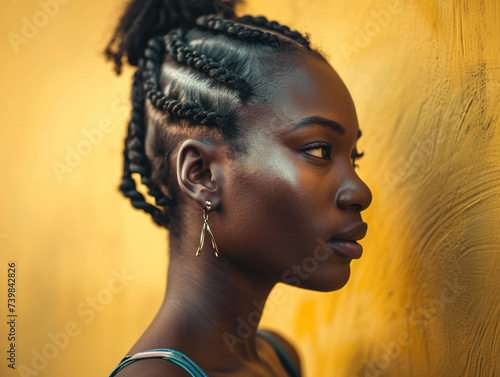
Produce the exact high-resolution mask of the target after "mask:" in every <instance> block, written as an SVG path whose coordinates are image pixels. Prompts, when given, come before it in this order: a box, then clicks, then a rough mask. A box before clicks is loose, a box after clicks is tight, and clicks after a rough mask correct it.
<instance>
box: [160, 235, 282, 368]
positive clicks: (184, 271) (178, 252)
mask: <svg viewBox="0 0 500 377" xmlns="http://www.w3.org/2000/svg"><path fill="white" fill-rule="evenodd" d="M191 248H192V249H193V250H192V252H190V251H191V250H189V251H188V250H186V249H185V248H183V245H182V242H181V241H179V240H177V239H174V238H172V237H171V240H170V255H171V258H170V264H169V271H168V280H167V293H166V295H165V300H164V302H163V305H162V308H161V309H160V312H159V314H158V317H157V319H156V320H155V322H157V321H159V323H160V327H159V328H157V330H158V329H162V328H163V329H164V331H162V332H163V337H164V338H165V339H167V338H168V339H169V341H168V342H169V343H170V342H172V343H177V344H175V345H174V346H175V347H177V348H178V350H179V351H181V352H182V349H186V350H189V353H190V354H205V355H207V358H206V360H205V361H204V362H205V363H206V364H205V365H207V368H209V369H213V370H215V369H217V366H218V365H224V366H228V365H232V364H234V363H235V362H240V363H241V362H242V361H243V362H254V361H255V360H256V359H257V358H258V356H257V347H256V343H255V336H256V330H257V327H258V325H259V322H260V319H261V316H262V311H263V308H264V304H265V301H266V299H267V297H268V295H269V293H270V291H271V289H272V288H273V286H274V284H275V282H271V281H265V280H264V279H263V276H262V275H261V274H258V273H256V272H255V271H252V270H250V269H249V268H248V267H245V266H241V265H238V264H237V263H235V262H234V261H232V260H230V259H229V258H227V257H225V256H224V255H223V254H222V253H221V254H220V257H219V258H216V257H215V255H214V252H213V250H212V248H211V247H210V245H209V244H208V245H207V243H206V244H205V247H204V248H203V250H202V253H201V255H200V256H199V257H198V258H197V257H196V256H195V251H196V247H194V248H193V247H191ZM160 331H161V330H160ZM198 347H200V348H199V351H200V352H198ZM179 348H181V349H179Z"/></svg>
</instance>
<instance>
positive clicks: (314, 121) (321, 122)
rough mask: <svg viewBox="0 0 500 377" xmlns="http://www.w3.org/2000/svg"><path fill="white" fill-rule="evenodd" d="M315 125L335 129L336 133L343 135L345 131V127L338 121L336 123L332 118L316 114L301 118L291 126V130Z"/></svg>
mask: <svg viewBox="0 0 500 377" xmlns="http://www.w3.org/2000/svg"><path fill="white" fill-rule="evenodd" d="M316 125H318V126H323V127H327V128H330V129H331V130H333V131H335V132H336V133H338V134H340V135H344V134H345V132H346V131H345V128H344V127H343V126H342V125H340V124H339V123H337V122H335V121H333V120H330V119H326V118H321V117H317V116H313V117H308V118H304V119H302V120H301V121H300V122H299V123H297V124H296V125H295V126H294V127H293V130H294V131H296V130H300V129H301V128H304V127H310V126H316Z"/></svg>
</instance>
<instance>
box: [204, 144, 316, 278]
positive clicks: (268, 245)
mask: <svg viewBox="0 0 500 377" xmlns="http://www.w3.org/2000/svg"><path fill="white" fill-rule="evenodd" d="M303 178H304V177H303V176H302V174H301V172H300V170H298V169H297V167H296V166H295V165H294V163H293V162H292V161H291V159H290V158H289V157H288V156H286V155H284V154H281V155H280V154H277V153H276V152H274V154H273V155H269V154H267V155H266V154H265V153H262V154H259V155H256V156H255V158H252V159H247V160H245V162H244V163H242V164H241V165H240V164H238V166H237V168H235V171H234V173H233V174H231V177H230V179H229V180H228V181H226V186H227V189H226V190H225V191H224V199H223V200H224V204H223V205H222V206H221V211H220V212H219V214H220V217H219V218H220V220H221V221H220V224H217V229H220V232H221V237H222V238H221V242H220V245H219V247H220V249H221V252H223V250H224V249H225V250H226V252H227V253H229V254H230V255H231V257H233V258H235V259H238V260H239V261H240V262H242V263H244V264H247V265H250V266H252V267H253V268H255V269H257V270H260V271H263V272H266V273H268V274H273V275H275V276H276V275H277V276H278V277H280V276H281V275H282V274H283V272H284V271H286V270H287V269H289V268H291V266H293V265H294V264H297V263H301V261H302V260H303V259H304V258H305V256H307V255H308V254H310V253H312V250H313V249H314V246H315V245H314V242H315V239H316V237H317V236H318V235H320V234H319V233H320V224H321V221H320V220H321V215H320V214H319V213H317V207H318V204H319V201H318V200H317V198H315V197H314V195H313V194H312V190H311V187H310V186H308V185H307V182H305V181H304V179H303ZM214 225H215V224H214ZM214 229H215V227H214ZM217 242H218V243H219V241H217ZM309 249H310V250H309Z"/></svg>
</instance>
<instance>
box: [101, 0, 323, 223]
mask: <svg viewBox="0 0 500 377" xmlns="http://www.w3.org/2000/svg"><path fill="white" fill-rule="evenodd" d="M236 2H238V1H229V2H227V1H226V2H221V1H218V2H217V1H216V2H214V1H213V0H132V1H130V2H129V3H128V5H127V7H126V9H125V12H124V14H123V16H122V18H121V19H120V21H119V23H118V26H117V27H116V29H115V32H114V35H113V37H112V38H111V40H110V41H109V43H108V45H107V48H106V50H105V54H106V56H107V58H108V59H109V60H112V61H113V62H114V67H115V71H116V72H117V73H118V74H120V72H121V70H122V64H123V63H122V61H123V58H124V57H125V56H126V57H127V59H128V62H129V64H131V65H133V66H137V70H136V72H135V74H134V79H133V86H132V115H131V119H130V123H129V125H128V132H127V136H126V138H125V146H124V150H123V176H122V181H121V184H120V190H121V191H122V192H123V194H124V195H125V196H126V197H128V198H129V199H130V200H131V202H132V205H133V206H134V207H135V208H137V209H141V210H143V211H145V212H147V213H149V214H150V215H151V216H152V218H153V220H154V222H155V223H156V224H158V225H160V226H164V227H166V228H168V229H170V231H172V230H173V228H174V225H175V224H176V222H177V221H175V215H176V211H175V208H176V206H177V204H178V203H177V199H176V191H177V189H176V187H175V186H176V185H175V184H174V179H173V178H172V175H173V174H172V172H171V171H170V170H171V167H170V166H169V158H170V153H171V151H172V150H173V149H174V148H175V146H176V145H177V144H178V143H179V142H180V140H182V139H183V138H185V137H189V136H190V135H193V133H196V132H203V134H207V133H209V134H213V133H216V134H217V135H219V136H221V137H223V138H224V139H225V140H227V141H228V142H229V144H230V145H232V146H236V145H237V140H239V138H240V136H241V132H239V130H238V127H237V126H238V115H239V114H241V112H242V110H243V109H245V108H247V107H248V106H250V105H252V104H256V103H259V102H262V101H264V100H265V88H266V83H267V82H268V81H269V76H270V75H272V72H273V70H272V69H266V67H269V66H270V65H272V64H282V63H283V61H284V59H286V56H294V55H297V54H302V55H304V54H306V55H312V56H315V57H317V58H319V59H322V60H324V58H323V57H322V56H321V54H320V53H318V52H317V51H315V50H313V49H311V47H310V45H309V41H308V38H307V37H306V36H303V35H302V34H300V33H299V32H297V31H293V30H290V28H288V27H287V26H284V25H280V24H279V23H277V22H275V21H268V20H267V19H266V18H265V17H252V16H243V17H240V18H237V17H236V15H235V13H234V6H235V3H236ZM286 54H289V55H286ZM200 129H201V130H202V131H200ZM235 148H236V150H238V149H239V148H238V147H235ZM133 174H138V175H139V176H140V180H141V183H142V184H143V185H145V186H146V187H147V189H148V195H150V196H151V197H153V198H154V199H155V204H152V203H150V202H148V201H146V199H145V198H144V196H143V195H142V194H141V193H140V192H139V191H138V190H137V186H136V182H135V180H134V179H133V177H132V175H133ZM160 187H161V188H160Z"/></svg>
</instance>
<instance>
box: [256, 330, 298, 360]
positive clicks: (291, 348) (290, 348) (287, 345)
mask: <svg viewBox="0 0 500 377" xmlns="http://www.w3.org/2000/svg"><path fill="white" fill-rule="evenodd" d="M259 332H261V333H266V334H268V335H270V336H271V337H272V338H274V339H275V340H276V341H277V342H278V343H279V344H280V345H281V346H282V347H283V348H284V349H285V351H286V352H287V353H288V354H289V355H290V357H291V358H292V361H293V362H294V364H295V365H296V366H297V368H298V369H299V370H301V366H300V357H299V354H298V352H297V350H296V349H295V347H294V346H293V345H292V344H291V343H290V342H289V341H288V340H287V339H286V338H285V337H283V336H282V335H280V334H278V333H277V332H274V331H271V330H262V329H259Z"/></svg>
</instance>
